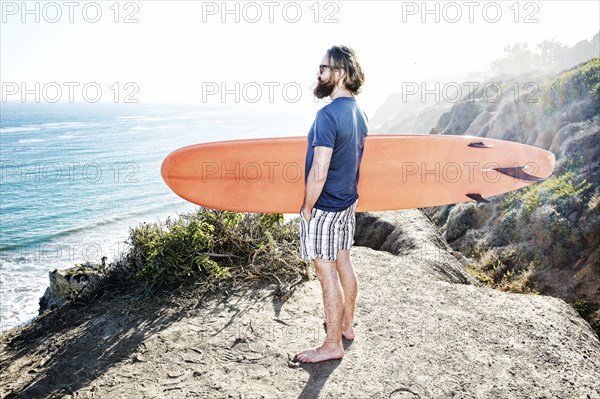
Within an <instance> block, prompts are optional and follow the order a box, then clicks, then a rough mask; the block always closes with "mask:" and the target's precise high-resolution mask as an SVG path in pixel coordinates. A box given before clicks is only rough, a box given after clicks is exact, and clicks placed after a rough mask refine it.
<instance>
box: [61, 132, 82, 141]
mask: <svg viewBox="0 0 600 399" xmlns="http://www.w3.org/2000/svg"><path fill="white" fill-rule="evenodd" d="M75 137H77V135H76V134H68V133H67V134H61V135H60V136H58V137H57V138H58V139H61V140H65V139H74V138H75Z"/></svg>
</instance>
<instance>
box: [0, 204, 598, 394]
mask: <svg viewBox="0 0 600 399" xmlns="http://www.w3.org/2000/svg"><path fill="white" fill-rule="evenodd" d="M401 218H404V220H401V222H402V223H403V224H404V225H405V226H406V225H410V224H411V223H412V225H418V226H421V227H420V229H418V230H415V231H414V232H413V233H411V232H410V230H409V231H407V230H404V231H403V233H402V234H403V235H404V236H405V237H404V238H411V237H410V236H411V234H413V235H416V234H420V235H419V237H421V238H422V237H423V231H426V230H427V229H429V228H430V227H428V226H429V224H428V223H429V222H428V221H427V220H426V219H425V217H424V216H423V215H422V214H420V213H419V212H416V211H406V213H403V214H402V216H401ZM409 241H410V240H409ZM434 244H435V245H437V248H438V249H439V251H440V253H439V254H442V252H443V251H446V248H445V247H443V246H440V245H439V243H434ZM434 244H431V245H434ZM419 251H420V248H419V246H414V245H412V246H411V245H407V247H406V248H405V249H404V250H403V251H402V252H401V253H399V254H397V255H393V254H391V253H389V252H385V251H377V250H373V249H370V248H366V247H355V248H353V250H352V253H351V256H352V261H353V264H354V266H355V269H356V271H357V274H358V276H359V284H360V292H359V297H358V301H357V309H356V325H355V331H356V339H355V340H354V341H345V342H344V346H345V350H346V355H345V357H344V358H343V359H342V360H333V361H327V362H323V363H318V364H296V363H293V362H290V358H291V357H292V356H293V354H294V353H295V352H297V351H298V350H300V349H303V348H305V347H308V346H314V345H316V344H320V343H321V342H322V341H323V339H324V337H325V332H324V329H323V309H322V302H321V289H320V286H319V282H318V281H317V280H315V279H312V280H311V281H309V282H307V283H304V284H301V285H299V286H298V287H297V289H296V291H295V292H294V294H293V295H292V296H291V297H290V298H289V300H287V301H286V302H282V301H281V300H280V299H278V298H276V297H275V296H274V295H273V290H272V289H270V288H269V287H263V288H251V289H250V288H249V289H244V290H240V291H237V292H230V293H228V295H218V296H214V295H213V296H207V297H200V296H198V295H193V294H187V295H181V296H178V297H176V298H171V299H170V300H167V299H165V298H162V299H161V298H155V299H154V300H146V301H143V302H136V301H135V300H133V299H132V298H128V297H127V296H119V297H115V298H111V299H108V298H105V299H104V300H102V301H99V302H95V303H92V304H91V305H89V306H86V307H82V306H75V305H66V306H65V307H63V308H61V309H55V310H53V311H50V312H47V313H46V314H45V315H44V316H42V317H39V318H38V319H36V320H35V321H34V322H33V323H31V324H29V325H27V326H25V327H21V328H19V329H15V330H11V331H8V332H5V333H3V334H2V335H1V336H0V381H1V382H0V397H3V398H54V397H65V398H245V399H251V398H394V399H399V398H402V399H407V398H490V399H491V398H494V399H496V398H582V399H583V398H593V399H597V398H600V386H599V385H598V381H600V342H599V341H598V338H597V337H596V336H595V334H594V333H593V331H592V330H591V328H590V326H589V325H588V324H587V323H586V322H585V321H584V320H582V319H581V318H580V317H579V316H578V315H577V313H576V312H575V311H574V310H573V309H572V308H571V307H570V306H569V305H567V304H566V303H565V302H564V301H562V300H560V299H556V298H551V297H546V296H540V295H522V294H511V293H505V292H499V291H495V290H493V289H490V288H486V287H480V286H476V285H473V284H464V283H461V282H453V281H451V280H452V279H451V278H449V277H448V276H447V275H444V274H441V273H439V271H440V270H443V269H447V268H454V269H459V268H461V267H462V266H461V265H460V263H458V261H456V260H454V258H453V257H452V256H447V254H444V255H443V256H442V255H439V256H436V257H435V258H434V259H432V258H431V257H428V256H423V252H422V251H421V252H419Z"/></svg>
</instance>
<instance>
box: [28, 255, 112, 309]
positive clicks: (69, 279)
mask: <svg viewBox="0 0 600 399" xmlns="http://www.w3.org/2000/svg"><path fill="white" fill-rule="evenodd" d="M104 276H105V269H104V267H103V266H102V265H93V264H91V263H89V262H86V263H85V264H81V265H76V266H75V267H72V268H69V269H55V270H53V271H51V272H49V273H48V278H49V280H50V285H49V287H48V288H46V292H45V293H44V296H43V297H41V298H40V310H39V312H40V314H42V313H44V312H45V311H46V310H48V309H50V308H52V307H53V306H62V305H64V304H65V303H67V302H68V301H70V300H72V299H74V298H76V297H78V296H79V295H83V294H85V293H86V292H91V291H93V290H94V289H95V288H96V286H97V284H98V283H99V282H100V281H101V280H102V278H103V277H104Z"/></svg>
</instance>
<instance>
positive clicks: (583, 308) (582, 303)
mask: <svg viewBox="0 0 600 399" xmlns="http://www.w3.org/2000/svg"><path fill="white" fill-rule="evenodd" d="M572 306H573V309H575V311H576V312H577V313H579V316H581V317H585V315H586V314H587V313H588V310H589V306H588V302H587V301H586V300H585V299H579V300H577V301H575V303H574V304H573V305H572Z"/></svg>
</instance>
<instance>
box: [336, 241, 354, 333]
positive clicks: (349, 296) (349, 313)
mask: <svg viewBox="0 0 600 399" xmlns="http://www.w3.org/2000/svg"><path fill="white" fill-rule="evenodd" d="M336 266H337V271H338V274H339V278H340V282H341V283H342V290H343V292H344V313H343V317H342V334H343V335H344V337H345V338H346V339H349V340H352V339H354V328H353V326H352V325H353V323H354V309H355V307H356V297H357V296H358V279H357V278H356V273H355V272H354V268H353V267H352V263H351V262H350V250H349V249H343V250H339V251H338V254H337V262H336Z"/></svg>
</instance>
